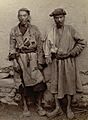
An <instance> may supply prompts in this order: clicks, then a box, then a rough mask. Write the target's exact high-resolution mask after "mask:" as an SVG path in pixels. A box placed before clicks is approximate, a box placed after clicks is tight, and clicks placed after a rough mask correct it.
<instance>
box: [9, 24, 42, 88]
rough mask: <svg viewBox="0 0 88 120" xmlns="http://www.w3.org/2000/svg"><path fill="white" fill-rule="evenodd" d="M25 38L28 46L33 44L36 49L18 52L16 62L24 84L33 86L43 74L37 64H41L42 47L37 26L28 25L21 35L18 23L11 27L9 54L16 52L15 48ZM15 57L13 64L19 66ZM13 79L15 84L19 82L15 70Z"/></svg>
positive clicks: (17, 47)
mask: <svg viewBox="0 0 88 120" xmlns="http://www.w3.org/2000/svg"><path fill="white" fill-rule="evenodd" d="M25 40H27V41H29V42H30V45H29V47H30V46H32V44H35V46H36V51H35V52H29V53H25V52H24V53H20V52H19V53H18V54H19V57H18V62H19V64H20V66H21V69H22V72H23V80H24V83H25V86H34V85H36V84H38V83H40V82H41V81H43V76H42V74H41V72H40V70H39V69H38V64H43V48H42V37H41V33H40V31H39V30H38V28H37V27H36V26H34V25H30V24H29V26H28V28H27V31H26V32H25V33H24V35H22V33H21V31H20V29H19V25H17V26H16V27H14V28H12V30H11V33H10V51H9V52H10V54H14V53H17V51H16V49H20V48H21V47H22V46H24V42H25ZM19 64H18V63H17V61H16V59H14V60H13V66H14V67H19ZM14 79H15V82H16V86H19V85H20V84H21V79H20V77H17V72H16V71H15V72H14Z"/></svg>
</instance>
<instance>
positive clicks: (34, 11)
mask: <svg viewBox="0 0 88 120" xmlns="http://www.w3.org/2000/svg"><path fill="white" fill-rule="evenodd" d="M22 7H27V8H28V9H30V10H31V17H32V23H33V24H35V25H37V26H38V27H39V29H40V30H41V32H42V34H45V31H46V30H47V28H49V26H50V25H51V24H53V19H52V18H50V17H49V16H48V15H49V13H50V12H51V11H53V9H54V8H58V7H63V8H65V9H66V11H67V16H66V23H68V24H72V25H73V26H74V27H75V28H76V29H77V30H78V31H79V33H81V34H82V36H83V37H84V38H85V40H86V41H87V38H88V34H87V31H88V11H87V10H88V0H4V1H3V0H0V66H2V65H3V64H5V59H6V57H7V55H8V48H9V33H10V30H11V28H12V27H13V26H15V25H16V24H17V23H18V20H17V11H18V9H19V8H22ZM87 56H88V49H87V48H86V49H85V50H84V52H83V53H82V55H81V57H80V58H79V64H78V65H79V67H80V69H84V70H86V69H88V63H87V61H88V57H87Z"/></svg>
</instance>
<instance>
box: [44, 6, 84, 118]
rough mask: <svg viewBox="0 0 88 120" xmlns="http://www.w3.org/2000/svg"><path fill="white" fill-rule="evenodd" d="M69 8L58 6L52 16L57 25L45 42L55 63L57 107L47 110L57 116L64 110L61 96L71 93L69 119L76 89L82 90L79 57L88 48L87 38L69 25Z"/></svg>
mask: <svg viewBox="0 0 88 120" xmlns="http://www.w3.org/2000/svg"><path fill="white" fill-rule="evenodd" d="M65 15H66V11H65V10H63V9H62V8H58V9H55V10H54V11H53V12H52V13H51V14H50V17H53V18H54V21H55V26H54V27H53V28H52V30H51V31H50V32H49V33H48V36H47V40H46V45H45V50H44V51H45V58H46V62H47V64H51V67H52V70H51V84H50V86H51V88H50V91H51V93H52V94H53V95H54V97H55V102H56V109H55V110H54V111H53V112H51V113H47V115H48V116H53V115H55V114H57V113H58V111H59V110H60V106H59V102H58V99H62V98H64V96H65V95H66V96H67V100H68V102H67V108H66V113H67V117H68V118H73V117H74V113H73V112H72V110H71V97H72V96H73V95H75V94H76V92H82V84H81V81H79V80H78V79H77V67H76V57H77V56H78V55H79V54H80V53H81V51H82V50H83V49H84V47H85V43H84V41H83V39H82V38H81V37H80V36H79V34H78V33H77V32H76V30H75V29H74V28H73V27H72V26H71V25H65V24H64V22H65Z"/></svg>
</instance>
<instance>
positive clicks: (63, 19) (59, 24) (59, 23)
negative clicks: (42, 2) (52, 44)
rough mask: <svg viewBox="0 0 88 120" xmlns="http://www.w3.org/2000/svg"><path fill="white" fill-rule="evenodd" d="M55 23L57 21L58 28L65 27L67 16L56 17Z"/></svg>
mask: <svg viewBox="0 0 88 120" xmlns="http://www.w3.org/2000/svg"><path fill="white" fill-rule="evenodd" d="M54 21H55V23H56V25H57V27H62V26H63V25H64V21H65V16H64V15H57V16H54Z"/></svg>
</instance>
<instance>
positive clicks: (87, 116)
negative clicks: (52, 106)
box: [0, 103, 88, 120]
mask: <svg viewBox="0 0 88 120" xmlns="http://www.w3.org/2000/svg"><path fill="white" fill-rule="evenodd" d="M73 110H74V113H75V118H74V119H73V120H88V110H87V108H86V109H81V108H74V109H73ZM30 111H31V116H30V117H23V116H22V108H21V107H20V106H13V105H7V104H2V103H0V120H67V118H65V119H63V117H62V116H57V117H54V118H47V117H45V116H44V117H40V116H39V115H38V114H37V111H36V109H35V107H34V106H31V107H30Z"/></svg>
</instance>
